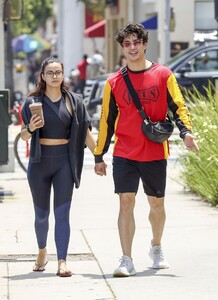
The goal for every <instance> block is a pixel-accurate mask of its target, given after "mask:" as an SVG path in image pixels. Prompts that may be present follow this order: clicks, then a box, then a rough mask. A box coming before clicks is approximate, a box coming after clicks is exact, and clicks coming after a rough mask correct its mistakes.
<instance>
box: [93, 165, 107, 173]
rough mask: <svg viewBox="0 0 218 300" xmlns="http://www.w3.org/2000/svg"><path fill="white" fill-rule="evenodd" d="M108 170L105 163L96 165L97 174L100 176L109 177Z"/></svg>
mask: <svg viewBox="0 0 218 300" xmlns="http://www.w3.org/2000/svg"><path fill="white" fill-rule="evenodd" d="M106 168H107V165H106V163H105V162H100V163H96V164H95V168H94V170H95V174H97V175H100V176H104V175H105V176H106V175H107V172H106Z"/></svg>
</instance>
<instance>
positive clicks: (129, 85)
mask: <svg viewBox="0 0 218 300" xmlns="http://www.w3.org/2000/svg"><path fill="white" fill-rule="evenodd" d="M121 73H122V76H123V79H124V81H125V83H126V86H127V88H128V90H129V93H130V95H131V97H132V100H133V102H134V104H135V106H136V108H137V111H138V112H139V114H140V116H141V117H142V119H143V120H146V119H147V120H148V117H147V116H146V113H145V111H144V107H143V106H142V105H141V103H140V101H139V97H138V95H137V93H136V91H135V89H134V87H133V85H132V82H131V80H130V79H129V75H128V72H127V67H124V68H123V69H122V70H121Z"/></svg>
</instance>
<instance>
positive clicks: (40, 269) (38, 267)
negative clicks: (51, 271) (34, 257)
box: [33, 261, 48, 272]
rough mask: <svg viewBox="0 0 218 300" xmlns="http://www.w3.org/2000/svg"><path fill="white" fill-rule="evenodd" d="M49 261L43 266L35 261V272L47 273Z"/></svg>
mask: <svg viewBox="0 0 218 300" xmlns="http://www.w3.org/2000/svg"><path fill="white" fill-rule="evenodd" d="M47 263H48V261H46V262H45V263H44V264H43V265H40V264H39V263H38V262H37V261H35V265H34V267H33V271H34V272H43V271H45V266H46V265H47Z"/></svg>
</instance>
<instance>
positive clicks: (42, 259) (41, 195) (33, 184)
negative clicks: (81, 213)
mask: <svg viewBox="0 0 218 300" xmlns="http://www.w3.org/2000/svg"><path fill="white" fill-rule="evenodd" d="M47 160H48V159H46V160H45V159H43V160H42V162H41V163H34V164H33V163H31V162H30V164H29V169H28V181H29V185H30V189H31V193H32V197H33V203H34V211H35V224H34V225H35V233H36V238H37V243H38V248H39V254H38V257H37V260H36V264H35V266H34V268H33V270H34V271H43V270H44V266H45V264H46V254H47V251H46V243H47V235H48V229H49V223H48V220H49V212H50V190H51V179H50V175H49V170H48V166H47V163H48V161H47Z"/></svg>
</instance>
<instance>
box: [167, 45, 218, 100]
mask: <svg viewBox="0 0 218 300" xmlns="http://www.w3.org/2000/svg"><path fill="white" fill-rule="evenodd" d="M166 65H167V66H168V67H169V68H170V69H171V70H172V71H173V72H174V74H175V76H176V78H177V81H178V83H179V85H180V87H181V88H182V89H183V87H184V88H186V89H188V90H193V86H195V87H196V88H197V90H198V91H199V92H200V93H202V94H205V88H204V87H207V86H208V82H209V81H210V82H211V83H212V84H214V85H216V83H217V80H218V41H215V42H206V43H203V44H201V45H199V46H195V47H193V48H189V49H187V50H184V51H182V52H180V53H179V54H177V55H176V56H174V57H173V58H172V59H171V60H170V61H169V62H168V63H167V64H166Z"/></svg>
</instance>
